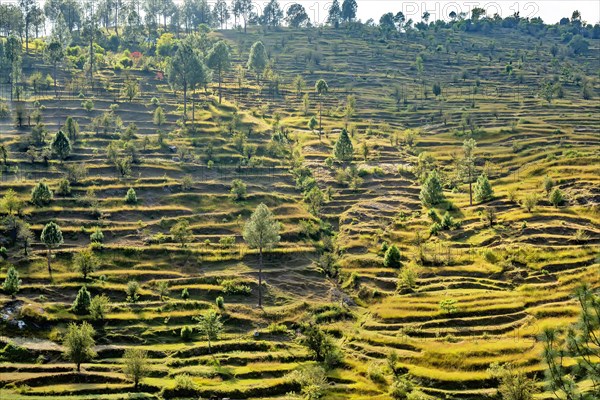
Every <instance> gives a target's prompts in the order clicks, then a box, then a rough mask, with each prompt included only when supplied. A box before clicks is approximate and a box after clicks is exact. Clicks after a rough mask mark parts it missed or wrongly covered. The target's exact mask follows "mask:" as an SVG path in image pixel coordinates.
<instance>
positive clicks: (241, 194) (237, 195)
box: [231, 179, 247, 201]
mask: <svg viewBox="0 0 600 400" xmlns="http://www.w3.org/2000/svg"><path fill="white" fill-rule="evenodd" d="M246 194H247V188H246V184H245V183H244V182H242V181H241V180H240V179H234V180H233V182H231V198H232V199H233V200H234V201H239V200H244V199H245V198H246Z"/></svg>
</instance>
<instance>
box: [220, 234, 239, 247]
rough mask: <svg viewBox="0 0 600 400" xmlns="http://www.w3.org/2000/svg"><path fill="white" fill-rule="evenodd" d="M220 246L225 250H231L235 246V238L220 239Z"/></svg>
mask: <svg viewBox="0 0 600 400" xmlns="http://www.w3.org/2000/svg"><path fill="white" fill-rule="evenodd" d="M219 245H221V247H223V248H226V249H227V248H230V247H233V246H234V245H235V236H223V237H222V238H220V239H219Z"/></svg>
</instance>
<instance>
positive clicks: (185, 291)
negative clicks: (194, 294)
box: [181, 288, 190, 300]
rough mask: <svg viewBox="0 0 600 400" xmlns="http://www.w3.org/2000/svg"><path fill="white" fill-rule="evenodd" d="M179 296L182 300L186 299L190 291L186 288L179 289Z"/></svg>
mask: <svg viewBox="0 0 600 400" xmlns="http://www.w3.org/2000/svg"><path fill="white" fill-rule="evenodd" d="M181 298H182V299H183V300H187V299H189V298H190V292H189V291H188V288H183V290H182V291H181Z"/></svg>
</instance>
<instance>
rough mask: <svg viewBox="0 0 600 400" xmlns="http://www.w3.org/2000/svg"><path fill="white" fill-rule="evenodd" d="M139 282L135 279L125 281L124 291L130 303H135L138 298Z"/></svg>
mask: <svg viewBox="0 0 600 400" xmlns="http://www.w3.org/2000/svg"><path fill="white" fill-rule="evenodd" d="M139 291H140V284H139V283H138V282H137V281H129V282H127V289H125V292H126V293H127V301H128V302H130V303H135V302H136V301H138V300H139V298H140V295H139Z"/></svg>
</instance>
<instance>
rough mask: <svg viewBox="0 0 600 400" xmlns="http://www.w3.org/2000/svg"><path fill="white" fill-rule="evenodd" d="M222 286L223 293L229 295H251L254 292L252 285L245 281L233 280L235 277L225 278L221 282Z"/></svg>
mask: <svg viewBox="0 0 600 400" xmlns="http://www.w3.org/2000/svg"><path fill="white" fill-rule="evenodd" d="M221 286H222V287H223V290H222V291H223V293H224V294H228V295H236V294H241V295H246V296H247V295H250V294H251V293H252V289H251V288H250V286H248V285H246V284H245V283H242V282H239V281H236V280H233V279H225V280H223V281H222V282H221Z"/></svg>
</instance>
